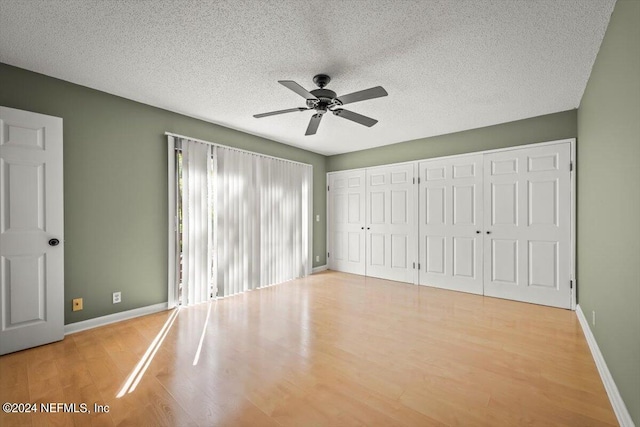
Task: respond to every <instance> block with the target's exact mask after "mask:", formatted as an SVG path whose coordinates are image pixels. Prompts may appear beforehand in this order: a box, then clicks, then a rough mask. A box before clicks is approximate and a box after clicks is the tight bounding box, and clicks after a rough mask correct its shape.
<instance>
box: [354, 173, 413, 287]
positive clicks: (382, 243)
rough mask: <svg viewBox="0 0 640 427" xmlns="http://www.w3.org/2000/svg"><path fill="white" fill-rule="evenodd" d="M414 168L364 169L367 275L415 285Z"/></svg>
mask: <svg viewBox="0 0 640 427" xmlns="http://www.w3.org/2000/svg"><path fill="white" fill-rule="evenodd" d="M414 167H415V166H414V165H413V164H405V165H398V166H387V167H379V168H371V169H367V174H366V179H367V202H366V203H367V208H366V209H367V210H366V228H367V230H366V231H367V233H366V272H367V273H366V274H367V276H372V277H379V278H382V279H388V280H397V281H400V282H409V283H415V270H414V269H413V263H414V262H415V261H416V233H415V228H416V207H415V194H414V193H415V186H414V185H413V178H414Z"/></svg>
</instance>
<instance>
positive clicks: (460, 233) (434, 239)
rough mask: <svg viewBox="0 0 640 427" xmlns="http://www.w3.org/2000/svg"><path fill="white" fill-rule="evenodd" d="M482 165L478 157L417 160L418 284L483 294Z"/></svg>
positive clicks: (480, 158)
mask: <svg viewBox="0 0 640 427" xmlns="http://www.w3.org/2000/svg"><path fill="white" fill-rule="evenodd" d="M482 168H483V162H482V156H481V155H478V156H464V157H460V158H449V159H441V160H428V161H423V162H420V163H419V165H418V170H419V176H420V185H419V189H420V190H419V191H420V208H419V230H418V234H419V236H420V237H419V239H420V248H419V251H420V265H419V267H420V274H419V283H420V284H421V285H427V286H435V287H439V288H444V289H452V290H456V291H463V292H471V293H475V294H482V280H483V277H482V257H481V256H480V254H481V253H482V246H481V245H482V234H479V232H480V231H481V229H482V207H483V203H482V194H483V188H482V179H483V177H482Z"/></svg>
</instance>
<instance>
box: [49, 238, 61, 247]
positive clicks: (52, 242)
mask: <svg viewBox="0 0 640 427" xmlns="http://www.w3.org/2000/svg"><path fill="white" fill-rule="evenodd" d="M59 244H60V240H58V239H50V240H49V246H58V245H59Z"/></svg>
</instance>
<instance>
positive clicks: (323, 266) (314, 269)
mask: <svg viewBox="0 0 640 427" xmlns="http://www.w3.org/2000/svg"><path fill="white" fill-rule="evenodd" d="M327 268H328V267H327V264H325V265H321V266H319V267H313V268H312V269H311V274H316V273H320V272H321V271H325V270H326V269H327Z"/></svg>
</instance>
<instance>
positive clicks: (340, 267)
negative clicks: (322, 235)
mask: <svg viewBox="0 0 640 427" xmlns="http://www.w3.org/2000/svg"><path fill="white" fill-rule="evenodd" d="M364 178H365V177H364V171H347V172H340V173H335V174H330V175H329V191H328V196H329V224H330V227H331V230H330V232H329V242H328V247H329V268H330V269H332V270H336V271H344V272H347V273H354V274H365V262H364V261H365V259H364V250H365V246H364V245H365V242H364V219H365V181H364Z"/></svg>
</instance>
